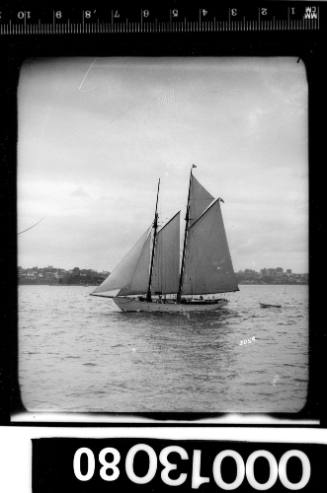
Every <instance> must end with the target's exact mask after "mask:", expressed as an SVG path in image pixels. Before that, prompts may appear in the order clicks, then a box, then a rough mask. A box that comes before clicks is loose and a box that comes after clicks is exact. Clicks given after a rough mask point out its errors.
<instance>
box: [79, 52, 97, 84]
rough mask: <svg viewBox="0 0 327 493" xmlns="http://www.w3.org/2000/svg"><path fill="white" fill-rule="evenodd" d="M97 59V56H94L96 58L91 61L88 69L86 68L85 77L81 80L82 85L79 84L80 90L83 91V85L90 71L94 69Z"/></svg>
mask: <svg viewBox="0 0 327 493" xmlns="http://www.w3.org/2000/svg"><path fill="white" fill-rule="evenodd" d="M96 60H97V59H96V58H94V60H93V61H92V62H91V63H90V65H89V67H88V69H87V70H86V72H85V74H84V77H83V79H82V81H81V83H80V85H79V86H78V90H79V91H81V89H82V87H83V84H84V82H85V81H86V79H87V76H88V75H89V73H90V71H91V70H92V68H93V66H94V64H95V62H96Z"/></svg>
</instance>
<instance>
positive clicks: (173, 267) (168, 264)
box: [151, 212, 180, 294]
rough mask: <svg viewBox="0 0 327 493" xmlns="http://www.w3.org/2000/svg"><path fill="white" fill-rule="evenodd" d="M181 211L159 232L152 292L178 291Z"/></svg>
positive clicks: (166, 292)
mask: <svg viewBox="0 0 327 493" xmlns="http://www.w3.org/2000/svg"><path fill="white" fill-rule="evenodd" d="M179 250H180V212H177V214H175V216H174V217H172V219H171V220H170V221H169V222H168V223H166V224H165V225H164V226H163V228H161V230H160V231H159V232H158V234H157V240H156V249H155V257H154V266H153V273H152V282H151V292H152V294H156V293H162V294H169V293H170V294H172V293H177V290H178V282H179Z"/></svg>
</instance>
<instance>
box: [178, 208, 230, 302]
mask: <svg viewBox="0 0 327 493" xmlns="http://www.w3.org/2000/svg"><path fill="white" fill-rule="evenodd" d="M237 290H238V286H237V281H236V277H235V274H234V270H233V265H232V261H231V257H230V253H229V248H228V244H227V238H226V234H225V228H224V224H223V218H222V215H221V210H220V199H216V200H215V201H214V202H212V203H211V205H210V206H209V207H208V208H207V209H206V210H205V211H204V212H203V213H202V215H201V216H200V217H199V218H198V219H197V220H196V221H194V222H193V223H192V225H191V226H190V228H189V230H188V236H187V245H186V257H185V267H184V276H183V286H182V294H185V295H199V294H211V293H225V292H229V291H237Z"/></svg>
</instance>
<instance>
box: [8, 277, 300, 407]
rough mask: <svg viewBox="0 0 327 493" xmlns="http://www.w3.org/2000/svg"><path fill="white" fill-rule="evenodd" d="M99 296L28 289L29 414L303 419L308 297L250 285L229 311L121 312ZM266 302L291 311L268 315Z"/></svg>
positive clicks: (24, 369) (23, 295)
mask: <svg viewBox="0 0 327 493" xmlns="http://www.w3.org/2000/svg"><path fill="white" fill-rule="evenodd" d="M93 289H94V288H93V287H84V286H44V285H42V286H36V285H29V286H19V328H18V331H19V348H18V355H19V382H20V388H21V393H22V399H23V402H24V405H25V407H26V408H27V409H28V410H29V411H66V412H72V411H79V412H126V413H133V412H159V411H165V412H297V411H299V410H300V409H301V408H302V407H303V406H304V404H305V402H306V395H307V385H308V288H307V286H303V285H299V286H291V285H283V286H279V285H242V286H240V292H238V293H233V294H230V295H227V296H225V295H224V297H228V298H229V300H230V302H229V304H228V305H227V308H226V309H224V310H223V311H221V312H219V313H218V312H214V313H207V314H201V315H199V314H192V315H189V316H186V315H176V314H149V313H145V314H142V313H121V312H119V311H118V308H117V307H116V306H115V304H114V303H113V302H112V301H111V300H109V299H105V298H94V297H91V296H89V293H90V292H91V291H92V290H93ZM260 302H264V303H271V304H280V305H281V308H261V307H260Z"/></svg>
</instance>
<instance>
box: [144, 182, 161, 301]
mask: <svg viewBox="0 0 327 493" xmlns="http://www.w3.org/2000/svg"><path fill="white" fill-rule="evenodd" d="M159 189H160V178H159V180H158V188H157V199H156V208H155V213H154V221H153V240H152V250H151V259H150V271H149V281H148V290H147V293H146V300H147V301H152V297H151V282H152V273H153V262H154V253H155V247H156V239H157V231H158V199H159Z"/></svg>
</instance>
